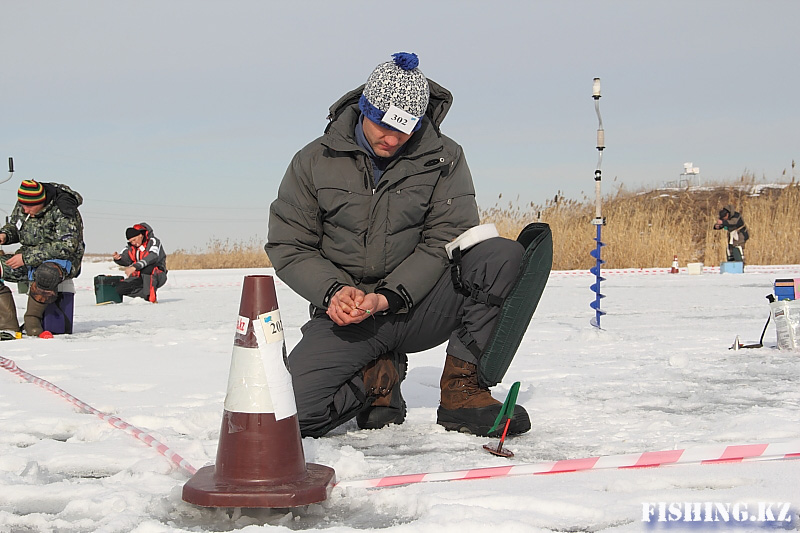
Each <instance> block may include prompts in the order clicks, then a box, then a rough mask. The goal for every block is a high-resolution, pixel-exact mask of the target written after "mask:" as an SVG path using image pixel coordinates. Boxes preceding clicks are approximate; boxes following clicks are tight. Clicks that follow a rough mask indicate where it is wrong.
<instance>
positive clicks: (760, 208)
mask: <svg viewBox="0 0 800 533" xmlns="http://www.w3.org/2000/svg"><path fill="white" fill-rule="evenodd" d="M501 199H502V196H501V197H500V198H499V199H498V201H499V200H501ZM726 204H732V205H733V206H734V207H735V208H736V209H737V210H738V211H740V212H741V213H742V216H743V217H744V220H745V222H746V223H747V226H748V229H749V230H750V240H749V241H748V242H747V245H746V246H745V260H746V262H747V263H748V264H754V265H770V264H800V246H798V229H797V213H798V206H800V184H797V183H795V182H794V180H792V182H791V183H788V184H783V185H780V186H765V185H758V184H756V183H755V179H754V178H753V177H752V176H751V175H746V174H745V175H744V176H742V178H740V179H739V180H738V181H737V182H735V183H728V184H717V185H714V186H709V187H703V188H697V187H694V188H684V189H674V188H673V189H660V190H650V191H638V192H626V191H625V190H624V187H620V188H619V189H618V190H617V191H615V192H614V193H611V194H608V195H607V196H606V197H604V198H603V203H602V206H603V207H602V214H603V216H604V217H606V220H607V224H606V225H605V226H604V227H603V230H602V238H603V242H604V243H605V244H606V246H605V247H604V248H603V255H602V257H603V259H604V260H605V261H606V264H605V265H604V268H649V267H669V266H670V265H671V264H672V258H673V256H674V255H677V256H678V261H679V263H680V265H681V266H685V265H686V263H689V262H701V263H703V264H705V265H706V266H712V265H719V263H720V262H721V261H724V260H725V240H726V232H725V231H715V230H713V229H712V226H713V224H714V222H715V221H716V219H717V213H718V211H719V210H720V208H721V207H722V206H723V205H726ZM480 214H481V221H482V222H483V223H488V222H492V223H494V224H495V225H496V226H497V229H498V231H499V232H500V234H501V235H502V236H504V237H508V238H511V239H515V238H516V236H517V235H518V234H519V232H520V230H521V229H522V228H523V227H524V226H525V225H526V224H528V223H530V222H534V221H541V222H546V223H547V224H549V225H550V227H551V229H552V231H553V256H554V258H553V269H554V270H583V269H588V268H591V267H592V266H594V264H595V260H594V258H592V257H591V256H590V255H589V252H590V251H591V250H593V249H594V247H595V241H594V238H595V236H596V231H597V230H596V227H595V226H594V225H593V224H592V223H591V221H592V219H593V218H594V214H595V207H594V200H593V199H588V198H584V199H583V200H582V201H577V200H570V199H565V198H563V197H559V196H557V197H555V198H553V199H552V200H549V201H548V202H546V203H545V204H544V205H542V206H538V205H535V204H529V205H527V206H525V207H524V208H522V207H520V206H518V205H514V204H513V203H512V202H508V203H507V204H506V205H504V206H500V205H499V204H496V205H495V206H494V207H491V208H488V209H481V213H480ZM167 266H168V268H169V269H170V270H191V269H215V268H268V267H270V266H272V264H271V263H270V261H269V258H268V257H267V255H266V253H265V252H264V243H263V242H260V241H258V240H256V239H252V240H250V241H248V242H243V243H242V242H231V241H230V240H224V241H222V240H212V241H211V242H210V243H209V244H208V246H207V248H206V250H203V251H198V250H192V251H186V250H177V251H175V252H173V253H171V254H170V255H169V256H168V258H167Z"/></svg>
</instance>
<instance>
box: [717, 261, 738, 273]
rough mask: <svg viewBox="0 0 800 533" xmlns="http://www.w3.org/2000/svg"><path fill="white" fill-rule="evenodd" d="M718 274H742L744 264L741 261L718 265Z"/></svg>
mask: <svg viewBox="0 0 800 533" xmlns="http://www.w3.org/2000/svg"><path fill="white" fill-rule="evenodd" d="M719 273H720V274H743V273H744V263H742V262H741V261H726V262H724V263H720V265H719Z"/></svg>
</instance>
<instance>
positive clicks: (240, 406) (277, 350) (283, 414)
mask: <svg viewBox="0 0 800 533" xmlns="http://www.w3.org/2000/svg"><path fill="white" fill-rule="evenodd" d="M239 323H241V317H239ZM240 327H241V325H240V324H239V325H238V326H237V328H240ZM253 332H254V333H255V336H256V340H257V342H258V348H245V347H242V346H235V345H234V347H233V355H232V356H231V369H230V373H229V374H228V391H227V395H226V396H225V410H226V411H229V412H232V413H273V414H274V415H275V420H283V419H284V418H289V417H290V416H294V415H296V414H297V406H296V405H295V401H294V390H293V389H292V377H291V375H290V374H289V370H288V369H287V368H286V363H285V362H284V352H285V348H284V346H285V344H284V336H283V325H282V323H281V316H280V311H279V310H277V309H276V310H275V311H272V312H270V313H264V314H263V315H260V316H259V317H258V320H257V321H256V323H254V324H253Z"/></svg>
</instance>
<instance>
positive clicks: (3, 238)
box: [0, 233, 8, 244]
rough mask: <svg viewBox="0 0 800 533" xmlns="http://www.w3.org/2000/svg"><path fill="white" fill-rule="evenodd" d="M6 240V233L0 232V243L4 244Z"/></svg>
mask: <svg viewBox="0 0 800 533" xmlns="http://www.w3.org/2000/svg"><path fill="white" fill-rule="evenodd" d="M7 240H8V235H6V234H5V233H0V244H5V243H6V241H7Z"/></svg>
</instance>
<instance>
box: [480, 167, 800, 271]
mask: <svg viewBox="0 0 800 533" xmlns="http://www.w3.org/2000/svg"><path fill="white" fill-rule="evenodd" d="M726 204H732V205H733V206H734V207H735V208H736V209H737V210H738V211H739V212H741V213H742V217H743V218H744V220H745V222H746V224H747V227H748V229H749V231H750V240H749V241H748V242H747V245H746V246H745V261H746V262H747V263H748V264H760V265H770V264H800V247H798V246H797V235H798V230H797V218H796V214H797V212H798V206H800V185H798V184H796V183H794V182H793V183H790V184H786V185H782V186H772V187H767V186H763V185H762V186H758V185H757V184H755V183H754V182H753V180H752V178H748V177H747V176H744V177H743V178H742V180H740V182H739V183H736V184H729V185H719V186H715V187H713V188H705V187H704V188H686V189H670V190H653V191H647V192H638V193H626V192H625V191H624V190H623V189H620V190H618V191H617V192H616V193H614V194H612V195H609V196H608V197H606V198H604V200H603V204H602V205H603V208H602V214H603V216H604V217H605V218H606V221H607V225H606V226H604V227H603V231H602V240H603V242H604V243H605V244H606V246H605V247H604V248H603V252H602V257H603V259H604V260H605V261H606V264H605V265H604V268H647V267H668V266H670V265H671V264H672V259H673V256H675V255H677V256H678V261H679V263H680V264H681V266H685V265H686V263H689V262H701V263H704V264H705V265H718V264H719V263H720V262H721V261H725V243H726V238H727V232H725V231H715V230H713V229H712V226H713V224H714V222H715V221H716V219H717V213H718V212H719V210H720V208H721V207H722V206H724V205H726ZM594 215H595V208H594V202H593V201H589V200H588V199H585V200H584V201H583V202H578V201H575V200H565V199H562V198H555V199H553V200H551V201H548V202H547V203H546V204H545V205H544V206H542V207H537V206H530V209H529V210H528V212H527V213H526V212H523V211H522V210H520V209H518V208H515V207H513V206H511V205H509V206H507V207H506V208H499V207H497V206H495V207H494V208H492V209H488V210H482V211H481V219H482V221H483V222H484V223H485V222H494V223H495V225H496V226H497V228H498V231H499V232H500V234H501V235H503V236H505V237H509V238H515V237H516V235H517V234H519V231H520V230H521V229H522V227H524V226H525V224H527V223H529V222H532V221H535V220H541V221H542V222H546V223H548V224H549V225H550V227H551V229H552V231H553V256H554V259H553V269H554V270H575V269H588V268H590V267H591V266H593V265H594V264H595V260H594V258H592V257H591V256H590V255H589V252H590V251H591V250H592V249H593V248H594V247H595V242H594V240H593V239H594V237H595V236H596V231H597V230H596V227H595V226H594V225H592V223H591V221H592V219H593V218H594Z"/></svg>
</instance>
